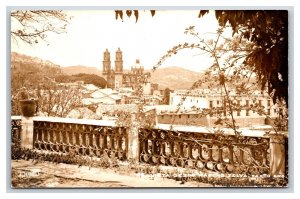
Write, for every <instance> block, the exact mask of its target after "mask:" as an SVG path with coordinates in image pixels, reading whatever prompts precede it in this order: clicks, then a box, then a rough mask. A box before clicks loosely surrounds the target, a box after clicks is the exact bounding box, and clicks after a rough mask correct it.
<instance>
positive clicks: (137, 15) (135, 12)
mask: <svg viewBox="0 0 300 199" xmlns="http://www.w3.org/2000/svg"><path fill="white" fill-rule="evenodd" d="M133 12H134V16H135V23H136V22H137V21H138V19H139V11H138V10H134V11H133Z"/></svg>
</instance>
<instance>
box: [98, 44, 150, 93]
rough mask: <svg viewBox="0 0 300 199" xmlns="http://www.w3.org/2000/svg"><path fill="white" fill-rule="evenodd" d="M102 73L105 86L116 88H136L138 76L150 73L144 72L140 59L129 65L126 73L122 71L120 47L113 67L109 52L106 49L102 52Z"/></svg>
mask: <svg viewBox="0 0 300 199" xmlns="http://www.w3.org/2000/svg"><path fill="white" fill-rule="evenodd" d="M102 75H103V77H104V78H105V80H106V81H107V88H112V89H118V88H122V87H131V88H133V89H135V88H137V86H138V84H137V82H138V81H137V80H138V78H139V77H140V76H142V75H145V76H147V77H150V73H144V67H143V66H142V65H141V64H140V60H138V59H137V60H136V63H135V64H134V65H133V66H131V70H130V71H129V72H127V73H125V72H124V71H123V54H122V51H121V50H120V48H118V50H117V51H116V56H115V67H114V69H113V68H112V66H111V60H110V52H109V51H108V49H106V50H105V51H104V53H103V71H102Z"/></svg>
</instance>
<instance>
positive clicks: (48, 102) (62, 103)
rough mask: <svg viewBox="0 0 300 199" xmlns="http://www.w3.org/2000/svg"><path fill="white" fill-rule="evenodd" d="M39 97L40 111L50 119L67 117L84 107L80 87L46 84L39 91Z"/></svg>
mask: <svg viewBox="0 0 300 199" xmlns="http://www.w3.org/2000/svg"><path fill="white" fill-rule="evenodd" d="M37 97H38V111H39V112H40V113H42V114H44V115H46V116H49V117H50V116H51V117H66V116H67V115H68V113H70V112H71V111H72V110H73V109H75V108H79V107H82V106H83V104H82V94H81V93H80V89H79V87H78V88H73V87H67V86H58V85H53V84H45V85H43V86H41V87H39V88H38V89H37Z"/></svg>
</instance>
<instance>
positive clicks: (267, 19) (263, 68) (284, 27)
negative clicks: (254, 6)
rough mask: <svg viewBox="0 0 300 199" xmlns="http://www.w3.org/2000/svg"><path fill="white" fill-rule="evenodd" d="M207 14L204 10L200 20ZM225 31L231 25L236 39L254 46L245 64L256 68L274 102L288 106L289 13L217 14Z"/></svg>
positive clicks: (227, 12)
mask: <svg viewBox="0 0 300 199" xmlns="http://www.w3.org/2000/svg"><path fill="white" fill-rule="evenodd" d="M206 13H208V11H207V10H201V11H200V13H199V17H202V16H203V15H205V14H206ZM215 16H216V19H217V20H218V22H219V25H220V26H222V27H225V26H227V25H228V24H229V25H230V26H231V27H232V31H233V35H235V34H236V35H241V38H244V39H247V40H248V41H251V42H253V43H254V44H255V46H254V47H253V51H252V52H251V53H250V54H248V55H247V57H246V59H245V61H244V63H245V64H248V65H250V66H253V67H254V71H255V72H256V74H257V75H258V77H259V80H260V82H261V89H262V90H263V89H264V88H265V87H267V88H268V92H269V94H272V95H273V101H274V102H275V101H276V99H279V100H282V99H284V100H285V102H286V104H287V105H288V12H287V11H286V10H237V11H233V10H217V11H215Z"/></svg>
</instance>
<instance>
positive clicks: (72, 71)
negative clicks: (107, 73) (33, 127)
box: [62, 65, 102, 76]
mask: <svg viewBox="0 0 300 199" xmlns="http://www.w3.org/2000/svg"><path fill="white" fill-rule="evenodd" d="M62 72H63V73H65V74H67V75H76V74H79V73H86V74H94V75H99V76H102V70H100V69H98V68H96V67H88V66H81V65H77V66H67V67H62Z"/></svg>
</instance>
